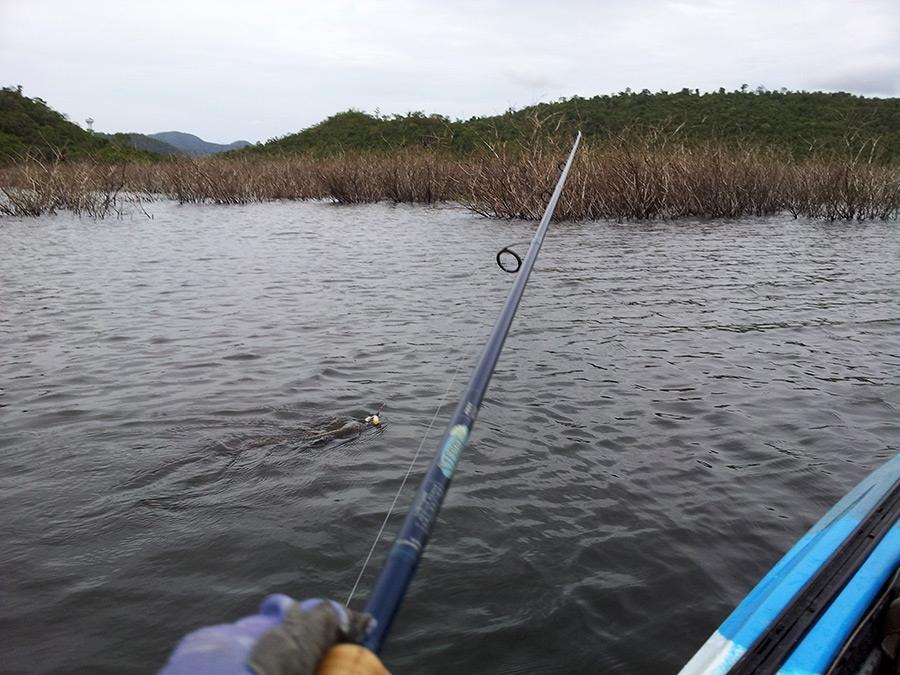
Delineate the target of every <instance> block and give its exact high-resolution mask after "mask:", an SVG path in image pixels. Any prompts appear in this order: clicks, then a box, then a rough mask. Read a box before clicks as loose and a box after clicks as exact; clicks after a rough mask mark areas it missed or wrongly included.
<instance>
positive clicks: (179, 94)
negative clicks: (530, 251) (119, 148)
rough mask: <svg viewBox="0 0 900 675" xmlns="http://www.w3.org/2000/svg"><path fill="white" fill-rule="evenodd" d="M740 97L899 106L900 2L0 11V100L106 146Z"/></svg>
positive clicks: (323, 3) (281, 0)
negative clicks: (0, 94)
mask: <svg viewBox="0 0 900 675" xmlns="http://www.w3.org/2000/svg"><path fill="white" fill-rule="evenodd" d="M745 83H746V84H748V85H750V87H751V88H752V89H753V88H756V87H757V86H759V85H762V86H765V87H767V88H769V89H779V88H781V87H787V88H789V89H806V90H824V91H849V92H852V93H855V94H864V95H867V96H900V0H593V1H587V0H380V1H378V2H376V1H370V2H348V1H344V0H318V1H317V2H307V1H306V0H255V1H254V0H246V1H242V2H233V1H230V0H179V1H177V2H176V1H172V0H153V1H152V2H148V1H147V0H0V85H2V86H9V85H19V84H20V85H22V87H23V91H24V93H25V94H26V95H28V96H38V97H40V98H43V99H44V100H46V101H47V102H48V104H49V105H50V106H51V107H53V108H55V109H56V110H59V111H60V112H63V113H65V114H67V115H68V116H69V118H70V119H71V120H72V121H74V122H77V123H79V124H81V125H82V126H84V120H85V118H87V117H92V118H94V120H95V122H94V128H95V129H96V130H98V131H103V132H116V131H129V132H139V133H153V132H157V131H170V130H178V131H187V132H189V133H194V134H197V135H199V136H201V137H202V138H204V139H206V140H209V141H214V142H220V143H226V142H231V141H235V140H238V139H243V140H248V141H251V142H256V141H265V140H267V139H269V138H274V137H278V136H282V135H284V134H288V133H293V132H295V131H299V130H300V129H303V128H306V127H308V126H311V125H313V124H315V123H317V122H319V121H321V120H323V119H324V118H326V117H328V116H329V115H332V114H334V113H336V112H339V111H342V110H348V109H350V108H354V109H357V110H364V111H366V112H370V113H375V112H378V113H380V114H393V113H406V112H408V111H413V110H421V111H423V112H426V113H440V114H443V115H447V116H449V117H452V118H468V117H472V116H475V115H491V114H496V113H501V112H503V111H504V110H506V109H508V108H511V107H513V108H521V107H524V106H527V105H531V104H534V103H537V102H539V101H550V100H555V99H558V98H560V97H570V96H572V95H576V94H577V95H579V96H584V97H590V96H594V95H597V94H611V93H615V92H618V91H622V90H624V89H625V88H626V87H630V88H631V89H633V90H636V91H640V90H641V89H644V88H646V89H650V90H651V91H658V90H660V89H665V90H669V91H677V90H680V89H682V88H683V87H690V88H691V89H695V88H699V89H700V90H701V91H711V90H715V89H718V88H719V87H725V88H726V89H729V90H733V89H737V88H739V87H740V86H741V85H742V84H745Z"/></svg>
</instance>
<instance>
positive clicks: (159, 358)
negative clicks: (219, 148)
mask: <svg viewBox="0 0 900 675" xmlns="http://www.w3.org/2000/svg"><path fill="white" fill-rule="evenodd" d="M151 210H152V211H153V213H154V215H155V217H154V219H153V220H147V219H144V218H137V217H136V218H134V219H126V220H123V221H104V222H93V221H89V220H79V219H77V218H73V217H70V216H66V215H60V216H56V217H52V218H51V217H48V218H41V219H37V220H26V221H18V220H11V219H7V220H4V221H0V368H2V370H0V372H2V382H0V406H2V407H0V509H2V513H3V519H2V522H0V634H2V635H3V646H2V648H0V649H2V651H3V656H2V663H3V665H2V667H0V670H3V671H4V672H29V673H32V672H33V673H46V672H54V673H67V672H70V673H75V672H85V671H91V672H97V673H103V672H109V673H132V672H133V673H143V672H152V671H153V670H155V669H156V668H158V667H159V666H160V665H161V664H162V663H163V661H164V660H165V658H166V655H167V654H168V652H169V650H170V649H171V647H172V645H173V644H174V643H175V642H176V641H177V639H178V638H179V637H180V636H181V635H182V634H183V633H184V632H186V631H188V630H190V629H191V628H194V627H196V626H198V625H203V624H208V623H217V622H221V621H224V620H228V619H234V618H237V617H239V616H241V615H243V614H247V613H250V612H252V611H253V610H254V609H255V607H256V605H257V604H258V602H259V601H260V599H261V598H262V597H263V596H264V595H265V594H266V593H268V592H273V591H282V592H287V593H290V594H292V595H295V596H297V597H308V596H322V595H324V596H331V597H335V598H338V599H344V598H345V597H346V594H347V592H348V591H349V589H350V587H351V586H352V584H353V580H354V579H355V578H356V575H357V572H358V571H359V569H360V565H361V562H362V559H363V557H364V556H365V553H366V551H367V550H368V547H369V545H370V544H371V542H372V539H373V537H374V535H375V532H376V531H377V528H378V526H379V524H380V522H381V519H382V518H383V517H384V514H385V513H386V510H387V508H388V506H389V504H390V501H391V498H392V496H393V493H394V491H395V490H396V489H397V487H398V485H399V483H400V480H401V479H402V476H403V473H404V472H405V469H406V466H407V464H408V462H409V460H410V458H411V457H412V456H413V453H414V451H415V449H416V447H417V445H418V444H419V442H420V440H421V439H422V437H423V435H426V433H427V436H428V438H427V440H426V444H425V448H426V452H425V453H423V456H422V458H421V460H420V463H419V466H418V467H417V469H416V471H415V473H414V475H418V474H419V473H420V472H421V471H422V470H423V469H424V467H425V466H426V465H427V462H428V461H429V459H430V457H429V456H428V455H430V453H431V451H432V450H433V447H434V445H435V444H436V442H437V440H438V438H439V436H440V433H441V431H442V430H443V424H444V423H446V420H447V418H448V416H449V414H450V412H451V410H452V406H453V403H452V402H453V400H454V399H455V396H456V395H458V394H459V393H460V392H461V390H462V388H463V387H464V384H465V379H466V377H467V374H468V372H469V369H470V368H471V366H472V365H473V364H474V361H475V360H476V358H477V354H478V350H479V348H480V346H481V344H482V342H483V341H484V339H485V337H486V336H487V333H488V332H489V330H490V327H491V325H492V323H493V320H494V318H495V316H496V314H497V312H498V311H499V309H500V306H501V305H502V303H503V300H504V298H505V294H506V292H507V290H508V288H509V286H510V284H511V282H512V279H513V277H512V275H508V274H504V273H503V272H501V271H500V270H499V269H498V268H497V267H496V266H495V264H494V262H493V257H494V254H495V252H496V251H497V250H498V249H499V248H501V247H502V246H503V245H505V244H507V243H509V242H511V241H522V240H527V239H528V238H529V237H530V234H531V232H532V231H533V227H534V225H533V224H528V223H506V222H491V221H486V220H483V219H480V218H477V217H475V216H472V215H469V214H467V213H466V212H464V211H462V210H459V209H456V208H445V207H442V208H424V207H391V206H385V205H376V206H365V207H335V206H331V205H327V204H317V203H284V204H262V205H252V206H246V207H237V206H232V207H215V206H185V207H179V206H177V205H174V204H168V203H158V204H154V205H153V208H152V209H151ZM898 299H900V228H898V226H897V224H896V223H893V224H891V223H873V224H864V225H859V224H826V223H820V222H808V221H793V220H790V219H787V218H784V219H781V218H778V219H766V220H745V221H737V222H716V223H704V222H679V223H676V224H637V225H634V224H632V225H621V224H614V223H579V224H571V223H564V224H559V225H554V226H553V228H552V229H551V231H550V233H549V235H548V237H547V240H546V242H545V245H544V250H543V252H542V254H541V257H540V259H539V261H538V265H537V267H536V269H535V273H534V275H533V277H532V280H531V282H530V283H529V286H528V288H527V291H526V295H525V299H524V301H523V302H522V305H521V306H520V309H519V313H518V315H517V318H516V321H515V323H514V324H513V330H512V333H511V334H510V337H509V339H508V341H507V344H506V348H505V351H504V354H503V356H502V357H501V359H500V363H499V365H498V368H497V372H496V375H495V377H494V380H493V382H492V385H491V388H490V390H489V392H488V398H487V400H486V402H485V405H484V408H483V410H482V413H481V416H480V418H479V421H478V424H477V425H476V430H475V433H474V436H473V442H472V444H471V445H470V447H469V448H468V449H467V451H466V452H465V453H464V455H463V457H462V460H461V462H460V466H459V471H458V473H457V477H456V479H455V481H454V484H453V488H452V489H451V491H450V493H449V495H448V498H447V501H446V503H445V507H444V510H443V512H442V514H441V518H440V524H439V527H438V529H437V531H436V532H435V534H434V536H433V538H432V541H431V544H430V547H429V550H428V553H427V555H426V558H425V561H424V563H423V565H422V567H421V568H420V572H419V575H418V577H417V578H416V580H415V582H414V584H413V587H412V590H411V593H410V595H409V597H408V599H407V601H406V604H405V606H404V608H403V611H402V613H401V615H400V617H399V619H398V621H397V623H396V624H395V629H394V631H393V635H392V638H391V641H390V643H389V645H388V649H387V651H386V653H385V655H384V657H385V660H386V663H387V664H388V666H389V667H390V668H391V669H392V670H393V672H395V673H412V672H429V673H438V674H440V673H459V672H466V671H468V672H473V673H533V672H544V673H583V672H605V673H606V672H608V673H632V672H671V671H674V670H676V669H677V668H678V667H680V665H681V664H683V663H684V662H685V661H686V660H687V659H688V658H689V657H690V655H691V654H692V653H693V652H694V651H695V650H696V649H697V648H698V647H699V646H700V645H701V644H702V642H703V641H704V640H705V639H706V637H707V636H708V634H709V633H710V632H712V630H714V628H715V627H716V625H718V623H719V622H720V621H721V620H722V619H723V618H724V616H725V615H726V614H727V613H728V612H729V611H730V609H731V608H732V607H733V606H734V605H735V604H736V603H737V602H738V601H739V600H740V599H741V598H742V597H743V595H744V594H745V593H746V592H747V591H748V590H749V588H750V587H751V586H752V585H753V584H754V583H755V582H756V581H757V580H758V579H759V578H760V577H761V576H762V574H763V573H764V572H765V571H766V570H767V568H768V567H769V566H770V565H771V564H772V563H774V562H775V560H777V558H778V557H780V555H781V554H782V553H783V552H784V551H786V550H787V549H788V548H789V547H790V545H791V543H792V542H793V541H794V540H795V539H796V538H797V537H798V536H799V535H800V534H802V533H803V532H804V531H805V530H806V528H808V527H809V526H810V525H811V524H812V523H813V522H814V521H815V520H817V519H818V517H819V516H821V515H822V514H823V513H824V512H825V511H826V510H827V508H828V507H829V506H830V505H831V504H832V503H833V502H834V501H835V500H836V499H838V498H839V497H840V496H842V495H843V494H844V493H845V492H846V491H847V490H849V489H850V488H851V487H852V486H853V485H854V484H855V483H856V482H857V481H858V480H860V479H861V478H862V477H863V476H864V475H865V474H866V473H867V472H869V471H870V470H871V469H873V468H874V467H876V466H877V465H879V464H880V463H882V462H883V461H884V460H885V459H887V458H888V457H890V456H892V455H893V453H895V452H897V450H898V438H900V425H898V421H897V420H898V415H897V413H898V407H900V339H898V337H897V336H898V333H900V305H898ZM445 394H447V400H448V403H447V404H445V406H444V408H443V409H442V414H441V415H440V416H439V417H438V420H439V421H438V422H437V423H436V424H435V426H434V428H432V429H431V430H430V431H429V430H428V423H429V420H430V419H431V416H432V414H433V413H434V411H435V409H436V407H437V406H438V404H439V402H440V400H441V398H442V396H443V395H445ZM382 405H383V406H384V410H383V416H384V419H385V421H386V426H385V428H384V429H383V430H382V431H380V432H367V433H365V434H363V435H362V436H360V437H359V438H356V439H353V438H351V439H340V440H338V441H335V442H331V443H318V444H311V443H308V442H305V441H304V433H306V432H307V431H308V430H311V429H316V428H320V427H321V425H323V424H327V423H328V421H329V420H332V419H333V418H334V417H347V418H351V417H357V418H358V417H361V416H364V415H366V414H368V413H370V412H372V411H373V410H375V409H377V408H378V407H380V406H382ZM411 488H412V486H410V488H409V491H408V493H407V494H405V496H404V498H403V499H402V500H401V504H403V505H404V506H405V505H407V504H408V503H409V499H411V496H412V489H411ZM400 516H402V514H400V515H398V516H395V520H394V521H393V522H392V524H391V526H389V531H395V530H396V528H397V527H398V526H399V522H400ZM388 539H389V538H388ZM388 545H389V541H388V540H385V541H384V542H382V543H381V545H380V546H379V547H378V550H377V552H376V556H375V560H376V561H380V560H381V559H382V558H383V556H384V554H385V552H386V549H387V547H388ZM376 568H377V565H376V566H375V567H373V568H372V569H371V570H370V571H369V572H368V574H366V576H365V577H364V580H363V584H362V588H361V593H360V599H359V600H358V601H357V602H361V601H362V600H363V599H364V598H365V594H366V592H367V590H368V589H369V588H370V587H371V584H372V582H373V581H374V576H375V574H376V571H377V569H376Z"/></svg>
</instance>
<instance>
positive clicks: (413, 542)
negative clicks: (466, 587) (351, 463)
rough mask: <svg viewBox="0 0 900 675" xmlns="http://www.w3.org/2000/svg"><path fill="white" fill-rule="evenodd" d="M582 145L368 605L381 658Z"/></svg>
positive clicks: (371, 643) (369, 640)
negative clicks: (381, 652) (385, 642)
mask: <svg viewBox="0 0 900 675" xmlns="http://www.w3.org/2000/svg"><path fill="white" fill-rule="evenodd" d="M580 142H581V132H580V131H579V132H578V135H577V136H576V137H575V142H574V144H573V145H572V150H571V151H570V152H569V157H568V159H567V160H566V163H565V165H564V166H563V168H562V173H561V175H560V177H559V181H558V182H557V183H556V188H555V189H554V190H553V194H552V195H551V197H550V201H549V202H548V203H547V208H546V210H545V211H544V216H543V218H541V222H540V225H538V229H537V232H535V235H534V238H533V239H532V240H531V245H530V246H529V247H528V252H527V254H526V255H525V260H524V261H523V262H522V265H521V268H520V269H519V271H518V277H517V278H516V281H515V283H514V284H513V286H512V288H511V289H510V291H509V295H508V296H507V298H506V303H505V304H504V305H503V309H502V310H501V311H500V317H499V318H498V319H497V323H496V325H495V326H494V329H493V331H492V332H491V335H490V337H489V338H488V341H487V344H486V345H485V347H484V351H483V352H482V354H481V359H480V360H479V361H478V365H477V366H475V370H474V372H473V373H472V379H471V380H470V381H469V384H468V386H467V387H466V391H465V393H464V394H463V396H462V398H461V399H460V401H459V403H458V404H457V406H456V411H455V412H454V413H453V417H452V418H451V420H450V424H449V425H448V426H447V431H446V432H445V433H444V437H443V439H442V440H441V443H440V445H439V446H438V448H439V449H438V452H437V454H436V455H435V457H434V459H433V460H432V462H431V466H429V468H428V471H427V472H426V474H425V478H424V480H423V481H422V483H421V485H420V486H419V489H418V491H417V492H416V497H415V499H414V500H413V504H412V507H411V508H410V510H409V513H408V514H407V516H406V519H405V520H404V521H403V526H402V527H401V528H400V533H399V534H398V535H397V538H396V540H395V541H394V545H393V546H392V548H391V551H390V553H389V554H388V558H387V561H386V562H385V564H384V567H382V569H381V574H380V575H379V576H378V580H377V581H376V582H375V586H374V588H373V589H372V593H371V595H370V596H369V601H368V603H367V604H366V608H365V611H366V612H367V613H368V614H371V615H372V617H374V619H375V621H376V624H375V626H374V628H373V629H372V630H371V631H370V633H369V634H368V636H367V637H366V639H365V640H364V641H363V642H362V644H363V646H365V647H368V648H369V649H370V650H372V651H373V652H375V653H376V654H378V653H379V652H380V651H381V648H382V646H383V644H384V641H385V639H386V638H387V634H388V631H389V630H390V628H391V624H392V623H393V621H394V617H395V616H396V615H397V612H398V611H399V609H400V604H401V603H402V602H403V597H404V595H405V594H406V589H407V588H408V587H409V584H410V581H412V578H413V575H414V574H415V572H416V567H418V564H419V561H420V560H421V558H422V554H423V553H424V551H425V545H426V544H427V542H428V536H429V534H430V533H431V530H432V528H433V527H434V524H435V521H436V520H437V515H438V511H440V508H441V504H442V503H443V501H444V495H446V493H447V489H448V488H449V486H450V480H451V479H452V478H453V473H454V471H455V470H456V464H457V462H458V461H459V456H460V453H461V452H462V450H463V448H464V447H465V445H466V442H467V441H468V439H469V434H470V433H471V431H472V426H473V425H474V424H475V418H476V417H477V415H478V410H479V408H480V407H481V402H482V400H483V398H484V394H485V391H486V390H487V387H488V383H489V382H490V379H491V375H492V374H493V372H494V367H495V366H496V365H497V359H498V358H499V357H500V350H501V349H502V348H503V342H504V340H505V339H506V335H507V333H508V332H509V327H510V325H511V324H512V320H513V317H514V316H515V313H516V308H517V307H518V306H519V301H520V300H521V299H522V293H523V292H524V290H525V284H526V283H527V282H528V276H529V275H530V274H531V269H532V267H534V261H535V260H536V259H537V256H538V252H539V251H540V250H541V244H542V243H543V241H544V235H545V234H546V232H547V227H548V226H549V224H550V219H551V218H552V217H553V212H554V211H555V210H556V204H557V202H558V201H559V196H560V194H562V190H563V186H564V185H565V182H566V177H567V176H568V175H569V169H571V168H572V162H573V160H574V159H575V152H576V151H577V150H578V145H579V143H580Z"/></svg>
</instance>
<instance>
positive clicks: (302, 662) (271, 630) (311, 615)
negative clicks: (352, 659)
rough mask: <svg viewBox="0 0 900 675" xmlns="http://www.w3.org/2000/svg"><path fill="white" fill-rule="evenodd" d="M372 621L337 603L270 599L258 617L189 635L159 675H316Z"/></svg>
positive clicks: (278, 597)
mask: <svg viewBox="0 0 900 675" xmlns="http://www.w3.org/2000/svg"><path fill="white" fill-rule="evenodd" d="M370 621H371V618H370V617H369V616H368V615H365V614H360V613H359V612H354V611H353V610H350V609H347V608H346V607H344V606H343V605H339V604H338V603H336V602H334V601H333V600H318V599H316V600H304V601H303V602H297V601H296V600H293V599H292V598H289V597H288V596H286V595H280V594H275V595H270V596H268V597H267V598H266V599H265V600H263V602H262V605H260V608H259V614H254V615H253V616H248V617H244V618H243V619H241V620H240V621H237V622H236V623H226V624H219V625H217V626H207V627H205V628H200V629H199V630H195V631H193V632H192V633H189V634H188V635H186V636H185V637H184V638H183V639H182V640H181V642H179V643H178V645H177V646H176V647H175V651H174V652H172V655H171V656H170V657H169V661H168V663H166V665H165V667H163V669H162V670H161V671H160V673H159V675H206V674H209V675H212V674H213V673H215V674H217V675H248V673H255V675H313V673H314V672H315V668H316V664H317V663H318V662H319V659H321V658H322V656H323V655H324V654H325V652H326V651H327V650H328V648H329V647H331V646H332V645H334V644H335V643H337V642H343V641H349V642H356V641H358V640H361V639H362V638H363V636H364V635H365V633H366V630H367V629H368V627H369V623H370Z"/></svg>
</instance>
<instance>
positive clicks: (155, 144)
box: [95, 132, 182, 156]
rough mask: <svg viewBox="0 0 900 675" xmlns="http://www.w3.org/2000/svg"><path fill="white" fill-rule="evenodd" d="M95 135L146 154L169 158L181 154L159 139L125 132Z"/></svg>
mask: <svg viewBox="0 0 900 675" xmlns="http://www.w3.org/2000/svg"><path fill="white" fill-rule="evenodd" d="M95 135H96V136H100V137H101V138H106V139H108V140H110V141H113V142H114V143H118V144H120V145H128V146H131V147H132V148H134V149H135V150H144V151H146V152H152V153H154V154H156V155H163V156H170V155H180V154H182V152H181V150H179V149H178V148H176V147H175V146H173V145H169V144H168V143H164V142H163V141H161V140H159V139H156V138H152V137H150V136H147V135H145V134H138V133H133V132H125V133H117V134H102V133H95Z"/></svg>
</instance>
